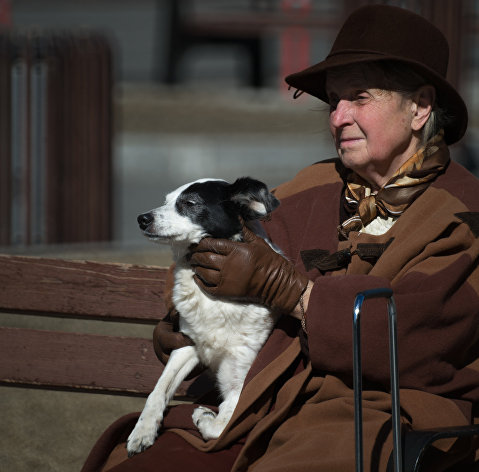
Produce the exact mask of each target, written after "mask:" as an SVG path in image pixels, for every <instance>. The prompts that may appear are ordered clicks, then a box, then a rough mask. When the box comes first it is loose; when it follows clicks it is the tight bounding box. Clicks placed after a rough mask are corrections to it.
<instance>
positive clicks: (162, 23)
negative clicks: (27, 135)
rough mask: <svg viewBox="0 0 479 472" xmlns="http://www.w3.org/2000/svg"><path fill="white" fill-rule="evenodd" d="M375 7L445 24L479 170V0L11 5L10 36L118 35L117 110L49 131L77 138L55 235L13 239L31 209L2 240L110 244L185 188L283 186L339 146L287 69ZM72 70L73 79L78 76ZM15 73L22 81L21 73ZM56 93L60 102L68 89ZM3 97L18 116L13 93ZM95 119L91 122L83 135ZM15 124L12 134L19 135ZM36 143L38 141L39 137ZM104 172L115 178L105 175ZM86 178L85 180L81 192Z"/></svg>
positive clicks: (63, 158)
mask: <svg viewBox="0 0 479 472" xmlns="http://www.w3.org/2000/svg"><path fill="white" fill-rule="evenodd" d="M367 3H388V4H393V5H397V6H402V7H404V8H410V9H412V10H414V11H416V12H418V13H421V14H423V15H424V16H426V17H427V18H429V19H430V20H432V21H433V22H435V23H436V24H437V26H438V27H440V28H441V29H442V30H443V31H444V33H445V34H446V36H447V37H448V39H449V41H450V44H451V62H450V71H449V75H450V80H451V81H452V82H453V83H454V84H455V85H456V86H457V87H458V89H459V90H460V92H461V94H462V95H463V97H464V98H465V100H466V102H467V104H468V106H469V112H470V128H469V131H468V133H467V135H466V137H465V139H464V140H463V141H462V142H461V144H460V145H457V146H455V147H454V149H453V156H454V158H455V159H457V160H460V161H462V162H463V163H464V164H465V165H466V166H467V167H468V168H469V169H471V171H473V172H476V171H477V165H478V164H479V163H478V161H477V159H479V158H478V156H479V148H478V142H479V135H478V131H477V130H478V127H479V87H478V85H479V47H478V46H479V31H478V30H479V1H478V0H435V1H433V0H424V1H421V0H403V1H384V2H373V1H371V2H368V1H364V0H341V1H340V0H271V1H267V0H263V1H260V0H258V1H253V0H234V1H228V2H224V1H218V0H217V1H215V0H201V1H200V0H198V1H192V0H172V1H170V0H122V1H117V0H83V1H82V2H78V1H74V0H14V1H8V0H0V21H1V22H2V23H3V25H4V31H5V33H4V34H8V35H10V36H11V35H17V37H18V35H20V36H22V35H26V36H27V37H29V38H31V37H32V36H36V37H38V36H40V37H42V36H48V35H50V36H51V35H54V36H55V38H57V39H56V41H57V43H58V41H60V42H61V41H64V43H65V44H70V47H72V48H73V50H75V49H82V51H83V52H84V53H85V55H88V54H89V52H88V46H85V45H83V46H82V45H80V43H78V45H77V46H72V44H73V43H72V41H73V40H72V39H71V38H78V37H84V36H85V35H87V36H88V35H89V34H90V35H91V34H96V35H99V37H101V38H102V40H104V41H106V42H107V44H108V47H109V53H108V54H105V55H104V58H105V59H104V61H109V62H108V64H109V68H107V69H106V70H107V71H108V74H109V75H108V74H107V77H106V79H105V73H103V75H102V76H101V80H103V81H104V82H105V81H106V82H105V83H106V84H108V87H110V88H108V89H107V90H104V95H103V96H102V97H103V98H101V100H106V101H107V103H106V105H105V104H104V105H103V108H102V110H103V112H105V109H106V110H108V100H110V105H111V108H110V109H109V110H110V111H109V113H110V114H109V115H108V113H107V115H106V116H105V117H104V118H105V120H106V121H102V123H103V125H102V127H103V128H104V129H102V130H100V131H101V132H100V131H99V130H98V126H99V125H97V126H96V129H95V125H92V123H93V122H94V118H95V117H97V116H98V114H99V113H103V112H99V111H98V110H95V108H94V106H92V107H89V108H86V111H85V110H83V112H82V113H83V115H82V118H81V120H80V121H82V124H81V123H80V124H78V125H76V127H74V128H68V129H67V128H61V126H60V125H59V126H58V127H56V128H55V129H56V131H55V129H53V130H51V131H50V132H49V133H50V134H48V135H47V136H46V138H45V139H44V141H48V143H50V144H49V146H50V148H51V143H52V142H54V141H56V140H58V139H60V136H59V135H62V138H63V139H65V140H66V141H68V143H67V144H68V145H69V146H70V147H66V146H67V144H65V143H64V145H63V146H64V147H63V148H61V149H62V150H63V151H62V152H59V151H58V150H57V154H58V155H57V157H56V158H55V159H57V161H58V162H60V163H59V164H57V167H56V168H55V169H56V170H55V172H54V173H53V174H51V176H50V177H49V179H50V180H48V181H47V183H46V184H45V182H44V186H45V187H46V188H50V189H51V186H52V185H55V182H56V183H57V186H59V187H61V188H62V190H61V192H60V190H59V191H58V192H57V193H55V195H54V196H50V197H49V198H50V200H52V201H55V205H56V206H55V205H53V206H51V205H50V207H49V208H50V209H49V210H48V211H46V216H45V218H46V221H47V223H45V225H47V226H49V227H50V226H51V225H52V224H54V225H56V226H54V227H55V228H56V229H55V230H54V231H53V230H50V234H53V233H54V234H55V237H53V236H52V237H47V236H45V234H46V232H47V230H45V228H44V230H43V233H44V234H43V236H41V235H40V236H38V234H37V235H36V236H35V235H29V236H28V237H27V236H26V235H25V234H23V233H24V232H25V231H27V230H28V231H31V228H30V226H32V225H33V223H31V222H28V224H27V223H25V225H24V226H23V227H22V225H21V222H20V223H18V221H17V229H16V233H15V234H13V230H12V229H11V228H10V227H9V228H8V230H7V224H8V225H10V226H11V225H12V221H13V220H14V219H15V218H17V220H18V218H19V217H18V214H19V213H18V212H12V213H14V214H13V215H10V218H9V219H8V220H3V223H2V226H3V229H4V233H6V235H5V236H4V241H3V244H15V245H20V246H23V245H25V244H27V245H28V244H35V243H45V242H47V243H48V242H55V243H58V242H70V243H71V242H80V241H97V240H112V241H114V242H117V243H119V244H124V245H135V244H143V240H142V238H141V235H140V234H139V231H138V230H137V227H136V221H135V218H136V215H137V214H138V213H140V212H142V211H144V210H147V209H150V208H152V207H155V206H158V204H160V203H161V201H162V199H163V196H164V194H165V193H166V192H168V191H169V190H171V189H173V188H175V187H176V186H178V185H180V184H183V183H185V182H188V181H191V180H194V179H196V178H200V177H207V176H213V177H221V178H225V179H228V180H231V179H235V178H236V177H239V176H242V175H251V176H254V177H257V178H260V179H263V180H265V181H266V182H267V183H268V184H269V185H270V186H274V185H277V184H278V183H280V182H282V181H285V180H288V179H290V178H291V177H292V176H293V175H294V174H295V173H296V172H297V171H298V170H299V169H301V168H302V167H304V166H306V165H308V164H311V163H313V162H316V161H318V160H322V159H325V158H329V157H331V156H333V155H335V152H334V149H333V147H332V144H331V142H330V138H329V133H328V130H327V109H326V107H325V106H324V104H322V103H321V102H319V101H317V100H313V99H312V98H311V97H308V96H306V95H302V96H301V97H299V98H298V99H297V100H293V98H292V94H293V91H288V90H287V89H286V88H285V86H284V85H283V77H284V76H285V75H287V74H288V73H291V72H295V71H297V70H300V69H301V68H303V67H306V66H308V65H310V64H311V63H314V62H318V61H319V60H321V59H322V58H324V57H325V55H326V54H327V53H328V51H329V48H330V47H331V44H332V41H333V40H334V37H335V34H336V32H337V30H338V28H339V26H340V25H341V23H342V22H343V20H344V18H345V17H346V16H347V15H348V14H349V13H350V12H351V11H352V10H353V9H355V8H357V7H358V6H360V5H363V4H367ZM62 37H63V39H61V38H62ZM58 38H60V39H58ZM68 38H70V39H68ZM17 49H18V48H17ZM68 54H69V55H72V54H74V52H72V53H68ZM91 55H95V52H91ZM97 59H98V57H97ZM95 60H96V59H95ZM77 62H78V61H73V63H74V64H76V63H77ZM9 67H12V66H11V65H10V66H9ZM72 67H73V66H72ZM85 68H91V66H89V65H88V61H87V62H85V63H84V65H83V67H82V68H81V69H80V70H84V69H85ZM72 70H73V69H69V70H67V72H68V71H69V73H70V76H65V77H64V78H62V79H60V82H62V83H64V82H65V81H70V80H73V79H72V76H73V77H77V79H78V73H77V72H75V71H73V72H72ZM0 72H1V71H0ZM8 74H10V78H11V77H12V76H11V71H7V75H8ZM89 80H90V82H91V81H92V80H93V79H91V78H90V79H89V78H88V76H85V77H83V79H82V80H77V82H78V84H77V85H78V86H79V87H82V84H84V87H87V82H88V81H89ZM95 80H96V79H95ZM102 83H103V82H102ZM5 87H6V86H4V88H5ZM9 87H11V84H10V85H9ZM72 90H76V89H72ZM4 93H8V91H5V90H4ZM49 93H50V98H46V99H45V100H46V103H47V109H49V108H48V107H49V105H48V103H50V102H51V101H52V100H54V99H53V98H52V97H53V96H54V95H55V87H54V88H53V90H51V91H50V92H49ZM72 93H73V95H74V96H76V95H77V94H76V93H75V92H72ZM57 95H58V93H57ZM85 96H91V94H90V93H87V94H86V95H85ZM61 101H62V103H63V102H64V100H61ZM99 101H100V99H97V100H96V103H98V102H99ZM52 103H53V102H52ZM76 103H77V102H75V101H73V99H72V101H71V103H70V105H69V106H68V107H63V110H62V115H61V116H60V121H59V123H60V122H61V123H64V122H66V121H67V119H68V118H69V117H70V118H71V117H74V116H79V114H80V107H79V105H77V104H76ZM78 103H85V100H84V99H83V100H82V99H80V101H79V102H78ZM0 106H1V107H2V108H3V109H4V111H5V108H6V104H5V101H4V102H2V104H1V105H0ZM9 106H10V108H11V109H10V111H7V112H5V113H4V115H3V116H4V120H3V121H5V120H7V119H11V117H12V113H13V112H14V111H15V110H14V108H15V105H12V104H11V103H10V105H9ZM105 107H106V108H105ZM50 108H53V105H51V106H50ZM105 113H106V112H105ZM9 117H10V118H9ZM62 126H63V125H62ZM82 126H83V127H86V128H87V131H85V132H84V134H82V133H83V131H82V129H83V128H82ZM8 132H9V133H10V135H11V133H12V130H11V129H10V130H8ZM22 136H23V134H22ZM22 136H20V138H18V137H17V140H18V139H20V141H21V140H22V139H23V138H22ZM69 137H71V140H69ZM85 139H88V140H90V141H91V142H92V143H94V142H95V141H102V142H103V141H104V140H107V141H108V142H109V143H110V146H108V145H107V144H108V143H107V144H105V143H104V142H103V146H102V147H101V146H100V147H98V146H97V147H95V146H93V145H91V146H89V147H86V148H85V149H84V150H83V151H82V152H80V151H78V149H79V148H81V147H82V146H81V145H80V144H79V143H82V142H84V141H85ZM29 146H30V148H31V147H35V144H33V145H32V140H31V139H30V144H29ZM92 146H93V147H92ZM71 149H73V151H72V150H71ZM9 152H10V151H9ZM45 152H46V153H47V154H48V152H49V151H45ZM4 154H5V156H4V158H3V159H4V160H5V159H7V160H8V159H9V157H8V155H6V153H5V152H4ZM74 154H75V155H76V157H75V156H74ZM58 156H59V157H58ZM32 159H36V158H32ZM74 159H76V161H75V164H71V168H70V171H69V172H70V173H69V176H70V177H69V179H67V178H65V175H62V172H63V173H65V172H67V171H65V166H66V164H65V163H66V162H70V161H71V160H74ZM57 161H55V162H57ZM85 166H86V167H85ZM62 169H63V170H62ZM82 169H83V170H82ZM85 169H86V170H85ZM99 169H100V170H99ZM101 169H102V170H101ZM10 171H11V169H10ZM100 171H101V172H103V173H105V176H104V177H102V179H98V175H99V174H98V173H99V172H100ZM35 172H38V171H35ZM47 173H48V172H47ZM3 174H4V176H5V175H6V172H5V171H4V172H3ZM80 175H82V176H83V177H82V179H83V181H84V185H83V186H80V185H78V186H77V187H78V188H77V189H76V190H72V189H73V188H74V182H78V181H79V180H80ZM94 175H96V176H97V178H96V179H95V178H94ZM45 178H46V177H42V179H45ZM4 179H5V177H4ZM31 179H33V178H32V177H31ZM33 180H34V179H33ZM72 182H73V183H72ZM7 186H8V185H7V184H5V185H4V188H7ZM95 189H96V190H95ZM62 192H63V193H62ZM82 192H83V193H82ZM95 192H96V193H95ZM11 193H12V192H11V190H10V191H9V194H11ZM30 193H31V192H30ZM2 195H3V196H0V198H1V199H3V205H4V207H5V208H7V207H9V208H11V205H12V204H11V202H10V201H8V198H10V197H8V195H5V191H4V193H3V194H2ZM92 195H96V197H95V198H92ZM29 198H30V200H31V199H32V198H31V195H30V197H29ZM68 202H70V203H68ZM0 204H1V202H0ZM17 204H18V202H17ZM31 205H33V203H32V204H31ZM37 206H38V202H37ZM17 207H18V205H17ZM100 207H101V208H100ZM38 211H39V210H38V208H37V210H35V209H30V210H29V212H30V213H33V214H35V213H36V212H37V213H38ZM3 213H4V214H5V212H3ZM59 215H64V216H61V217H60V216H59ZM31 217H32V216H31ZM22 221H23V220H22ZM52 222H53V223H52ZM18 225H20V226H18ZM58 227H62V228H63V229H62V230H61V231H60V230H59V229H58ZM85 227H90V230H88V231H86V230H85ZM19 228H20V229H19ZM22 228H27V229H22ZM29 228H30V229H29ZM65 228H68V229H69V231H67V230H66V229H65ZM91 228H93V229H91ZM99 228H103V229H102V230H101V231H100V230H99ZM22 234H23V236H22ZM49 238H50V239H49Z"/></svg>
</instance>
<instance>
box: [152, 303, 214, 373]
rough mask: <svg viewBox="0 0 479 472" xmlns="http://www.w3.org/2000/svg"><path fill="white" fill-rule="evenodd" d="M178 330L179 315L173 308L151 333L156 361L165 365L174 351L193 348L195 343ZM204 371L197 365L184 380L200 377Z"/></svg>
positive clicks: (203, 368) (202, 367)
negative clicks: (188, 347) (186, 347)
mask: <svg viewBox="0 0 479 472" xmlns="http://www.w3.org/2000/svg"><path fill="white" fill-rule="evenodd" d="M178 330H179V313H178V312H177V311H176V310H175V309H174V308H173V309H172V310H170V311H169V312H168V314H167V315H166V316H165V317H164V318H163V319H162V320H161V321H160V322H159V323H158V324H157V325H156V327H155V330H154V331H153V347H154V348H155V353H156V356H157V357H158V359H159V360H160V361H161V362H162V363H163V364H164V365H166V363H167V362H168V359H169V358H170V354H171V352H172V351H174V350H175V349H180V348H182V347H185V346H193V345H194V344H195V343H194V342H193V341H192V340H191V339H190V338H189V337H188V336H186V335H185V334H183V333H181V332H180V331H178ZM204 370H205V367H204V366H203V365H201V364H199V365H197V366H196V367H195V368H194V369H193V371H192V372H191V373H190V374H189V375H188V376H187V377H186V380H189V379H192V378H194V377H196V376H198V375H200V374H201V373H202V372H203V371H204Z"/></svg>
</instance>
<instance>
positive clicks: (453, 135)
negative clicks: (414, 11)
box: [285, 51, 468, 144]
mask: <svg viewBox="0 0 479 472" xmlns="http://www.w3.org/2000/svg"><path fill="white" fill-rule="evenodd" d="M385 60H388V61H398V62H402V63H405V64H408V65H409V66H410V67H412V68H413V69H414V70H415V71H417V72H418V73H419V74H420V75H421V76H422V77H424V79H425V80H426V81H427V82H428V83H430V84H431V85H433V86H434V87H435V88H436V93H437V96H438V104H439V105H440V106H441V107H442V108H444V109H445V110H446V112H447V115H448V118H449V120H448V124H447V125H446V126H445V128H444V139H445V141H446V143H447V144H453V143H455V142H457V141H459V140H460V139H461V138H462V137H463V136H464V133H465V132H466V129H467V122H468V114H467V107H466V104H465V103H464V101H463V99H462V98H461V96H460V95H459V93H458V92H457V91H456V90H455V88H454V87H453V86H452V85H451V84H450V83H449V82H448V81H447V80H445V79H444V78H443V77H442V76H441V75H439V74H437V73H436V72H434V71H433V70H432V69H429V68H428V67H425V66H424V65H423V64H421V63H418V62H415V61H408V60H405V59H404V57H396V56H393V55H388V56H386V55H382V54H378V53H377V52H370V51H364V52H358V51H351V52H350V53H348V52H347V51H343V52H341V53H336V54H334V55H330V56H328V57H327V58H326V60H324V61H322V62H319V63H318V64H315V65H313V66H311V67H308V68H307V69H304V70H302V71H300V72H297V73H295V74H291V75H288V76H287V77H286V78H285V80H286V83H287V84H288V85H290V86H291V87H294V88H296V89H298V90H301V91H303V92H306V93H308V94H310V95H312V96H314V97H317V98H319V99H320V100H322V101H323V102H326V103H328V101H329V100H328V96H327V93H326V75H327V71H328V70H329V69H332V68H336V67H341V66H345V65H352V64H360V63H365V62H379V61H385Z"/></svg>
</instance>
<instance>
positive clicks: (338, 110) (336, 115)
mask: <svg viewBox="0 0 479 472" xmlns="http://www.w3.org/2000/svg"><path fill="white" fill-rule="evenodd" d="M351 111H352V110H351V102H350V101H348V100H339V102H338V103H337V104H336V106H335V108H334V109H332V110H331V112H330V113H329V121H330V123H331V125H332V126H334V127H335V128H340V127H341V126H345V125H348V124H351V123H352V122H353V118H352V113H351Z"/></svg>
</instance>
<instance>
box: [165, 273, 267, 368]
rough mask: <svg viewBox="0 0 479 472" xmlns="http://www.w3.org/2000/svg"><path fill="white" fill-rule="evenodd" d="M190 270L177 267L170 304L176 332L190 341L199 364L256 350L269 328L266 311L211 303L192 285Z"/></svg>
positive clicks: (249, 306) (256, 306)
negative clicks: (174, 313) (176, 322)
mask: <svg viewBox="0 0 479 472" xmlns="http://www.w3.org/2000/svg"><path fill="white" fill-rule="evenodd" d="M193 275H194V274H193V271H192V270H191V269H190V268H188V267H187V268H177V269H176V271H175V285H174V287H173V303H174V304H175V307H176V309H177V310H178V312H179V313H180V329H181V331H182V332H183V333H184V334H186V335H188V336H189V337H190V338H191V339H192V340H193V341H194V342H195V345H196V347H197V350H198V351H199V354H200V357H202V358H203V361H207V362H211V361H212V359H213V358H214V357H218V356H221V355H225V354H226V353H228V352H232V350H236V349H248V350H249V349H251V350H253V351H256V352H257V351H258V350H259V349H260V348H261V346H262V345H263V343H264V341H265V340H266V338H267V337H268V335H269V333H270V331H271V330H272V328H273V324H274V321H273V318H272V316H271V314H270V312H269V310H268V309H266V308H264V307H260V306H258V305H251V304H247V305H245V304H239V303H229V302H223V301H220V300H215V299H213V298H211V297H209V296H207V295H206V294H204V293H203V292H202V291H201V289H200V288H199V287H198V286H197V285H196V283H195V281H194V280H193Z"/></svg>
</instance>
